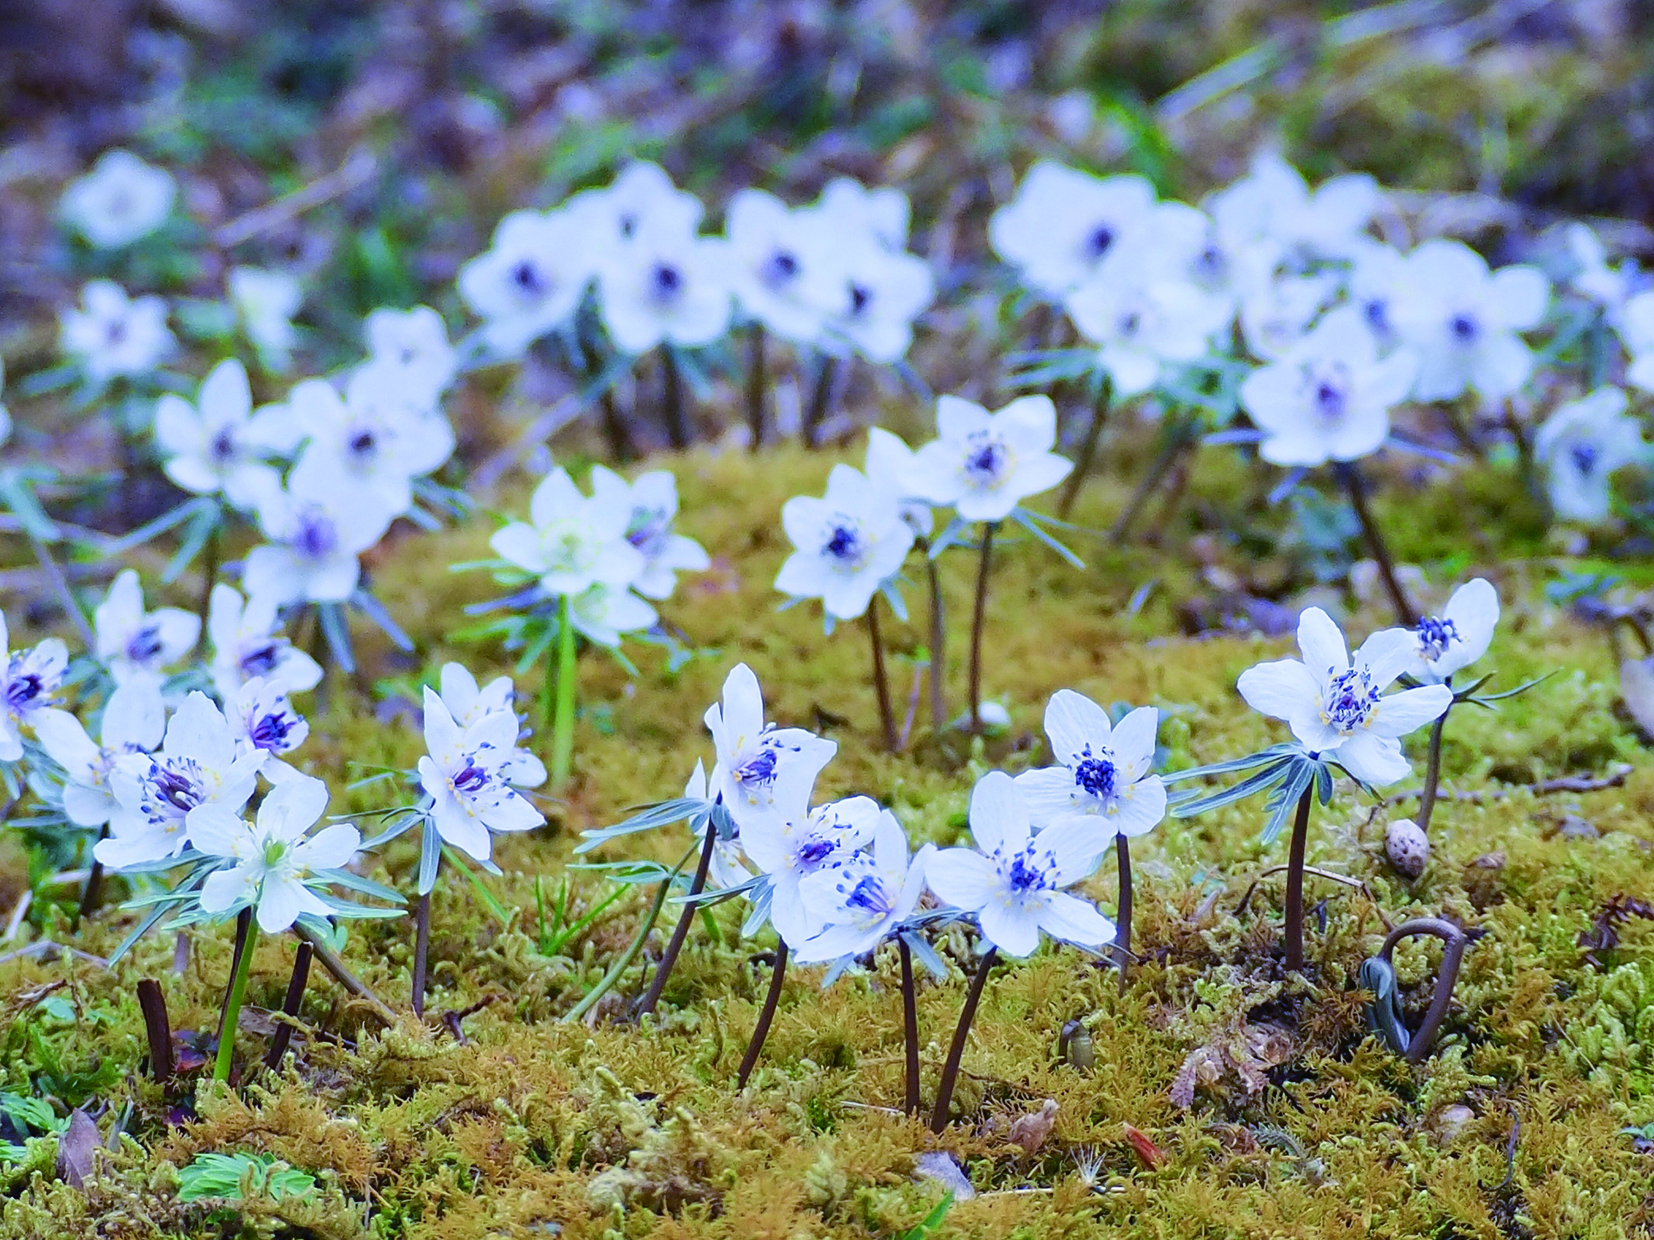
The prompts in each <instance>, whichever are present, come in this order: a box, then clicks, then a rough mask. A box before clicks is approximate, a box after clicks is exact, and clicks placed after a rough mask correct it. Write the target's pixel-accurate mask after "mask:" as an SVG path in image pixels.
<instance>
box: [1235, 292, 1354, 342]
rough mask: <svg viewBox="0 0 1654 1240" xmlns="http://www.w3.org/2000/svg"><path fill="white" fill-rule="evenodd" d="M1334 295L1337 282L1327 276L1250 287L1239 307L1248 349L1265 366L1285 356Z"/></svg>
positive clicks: (1242, 334) (1243, 334) (1242, 331)
mask: <svg viewBox="0 0 1654 1240" xmlns="http://www.w3.org/2000/svg"><path fill="white" fill-rule="evenodd" d="M1337 295H1338V281H1337V280H1336V279H1335V278H1334V277H1333V276H1332V275H1331V274H1330V273H1324V274H1319V275H1312V276H1272V277H1270V278H1269V279H1266V280H1259V281H1256V282H1252V283H1250V284H1249V286H1248V291H1247V292H1246V293H1245V294H1244V295H1243V296H1242V298H1241V303H1240V327H1241V336H1242V338H1243V339H1244V340H1245V341H1246V347H1247V349H1248V350H1249V351H1250V352H1251V353H1252V355H1253V356H1254V357H1258V358H1262V359H1263V360H1264V361H1266V362H1269V361H1275V360H1276V359H1278V358H1280V357H1282V356H1284V355H1285V354H1286V353H1288V352H1290V351H1291V350H1292V348H1293V347H1294V346H1295V345H1297V343H1298V342H1299V341H1300V340H1302V339H1303V337H1304V335H1305V333H1306V332H1308V331H1309V327H1310V324H1311V323H1313V322H1314V321H1315V320H1316V318H1317V316H1319V315H1320V313H1321V312H1322V311H1323V310H1325V309H1326V308H1327V306H1329V305H1330V304H1331V303H1332V300H1333V298H1334V297H1336V296H1337Z"/></svg>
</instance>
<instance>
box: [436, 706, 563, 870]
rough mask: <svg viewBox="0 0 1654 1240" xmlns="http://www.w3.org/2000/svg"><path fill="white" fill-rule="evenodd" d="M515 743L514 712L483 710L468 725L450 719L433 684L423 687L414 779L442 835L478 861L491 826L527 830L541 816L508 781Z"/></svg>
mask: <svg viewBox="0 0 1654 1240" xmlns="http://www.w3.org/2000/svg"><path fill="white" fill-rule="evenodd" d="M516 745H517V717H516V715H515V714H510V715H507V714H502V713H494V714H489V715H485V716H484V717H483V718H482V719H481V720H479V721H478V722H476V723H473V724H472V725H471V726H470V727H468V728H462V727H460V726H459V724H457V723H455V722H454V717H453V716H452V715H451V714H449V713H448V708H447V707H446V706H444V705H443V703H442V698H441V697H439V696H438V695H437V692H436V690H435V689H432V688H430V687H428V686H427V687H426V689H425V748H426V750H427V751H428V753H427V756H425V757H422V758H420V760H419V782H420V784H421V785H422V786H423V787H424V789H425V791H426V792H427V793H429V794H430V797H431V800H432V802H433V804H432V807H431V811H430V812H431V818H432V820H433V821H434V822H435V824H436V829H437V833H438V834H439V835H440V836H441V837H442V838H443V840H444V841H445V842H447V843H449V844H452V845H453V846H454V847H455V848H458V849H459V850H460V851H462V852H464V853H466V854H467V855H468V856H470V857H473V858H475V859H476V860H478V861H486V860H488V855H489V852H490V851H491V849H492V844H491V839H490V836H489V832H490V831H532V830H533V829H534V828H535V827H538V826H540V825H541V824H542V823H544V822H545V817H544V815H542V814H541V813H540V811H539V810H537V809H535V808H534V807H533V806H532V805H530V804H529V803H528V802H527V801H526V800H524V799H523V798H522V797H521V796H520V795H518V793H517V792H516V790H515V789H513V788H512V786H511V781H510V774H509V767H510V764H511V759H512V755H513V753H514V751H515V749H516Z"/></svg>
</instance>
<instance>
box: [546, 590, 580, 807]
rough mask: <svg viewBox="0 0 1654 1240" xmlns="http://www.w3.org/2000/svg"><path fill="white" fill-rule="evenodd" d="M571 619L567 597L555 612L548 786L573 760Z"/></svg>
mask: <svg viewBox="0 0 1654 1240" xmlns="http://www.w3.org/2000/svg"><path fill="white" fill-rule="evenodd" d="M574 693H575V673H574V618H573V616H572V614H571V605H570V602H569V596H568V595H566V594H565V595H564V596H563V599H562V602H561V603H560V604H559V607H558V612H557V713H556V716H555V717H554V719H553V722H552V731H551V786H552V788H553V790H557V789H560V788H562V787H563V785H565V784H566V783H568V780H569V771H570V769H571V768H572V766H573V763H574Z"/></svg>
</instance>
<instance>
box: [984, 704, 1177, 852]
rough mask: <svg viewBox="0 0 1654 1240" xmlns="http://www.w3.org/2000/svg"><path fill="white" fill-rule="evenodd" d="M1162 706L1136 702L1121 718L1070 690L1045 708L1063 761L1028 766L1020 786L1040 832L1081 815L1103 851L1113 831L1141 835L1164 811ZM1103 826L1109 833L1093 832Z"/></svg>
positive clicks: (1054, 745) (1019, 778) (1056, 752)
mask: <svg viewBox="0 0 1654 1240" xmlns="http://www.w3.org/2000/svg"><path fill="white" fill-rule="evenodd" d="M1159 723H1160V712H1159V711H1157V710H1155V709H1154V707H1152V706H1139V707H1138V708H1137V709H1136V710H1134V711H1132V712H1131V713H1130V714H1128V715H1127V716H1126V717H1125V718H1124V719H1122V720H1120V722H1119V723H1118V724H1112V725H1111V724H1110V723H1109V718H1108V712H1107V711H1105V710H1104V709H1103V708H1102V707H1101V706H1098V705H1097V703H1095V702H1093V701H1092V700H1091V699H1090V698H1088V697H1085V696H1084V695H1082V694H1079V693H1075V692H1074V691H1073V690H1072V689H1060V690H1058V691H1057V692H1056V693H1055V694H1053V695H1052V697H1051V700H1050V701H1049V702H1048V703H1046V707H1045V735H1046V737H1047V738H1049V740H1050V742H1051V753H1052V755H1053V756H1054V757H1055V758H1056V759H1057V762H1058V765H1057V766H1051V767H1045V768H1043V769H1040V770H1033V771H1024V772H1023V773H1022V774H1020V775H1018V776H1017V777H1016V785H1017V788H1018V790H1019V791H1020V792H1021V793H1022V798H1023V801H1024V802H1025V803H1026V805H1027V806H1028V815H1029V817H1030V818H1031V819H1032V821H1033V824H1034V826H1035V828H1036V829H1037V830H1048V829H1050V828H1051V827H1052V826H1055V825H1057V824H1058V823H1063V822H1068V821H1071V820H1077V821H1079V822H1080V823H1081V825H1083V826H1085V827H1086V828H1087V829H1088V830H1090V831H1091V832H1092V833H1093V834H1092V839H1093V841H1094V843H1095V845H1096V847H1097V849H1098V851H1099V852H1101V851H1102V850H1104V849H1106V848H1107V847H1108V845H1109V843H1110V838H1111V837H1112V836H1114V835H1131V836H1136V835H1144V834H1146V833H1147V832H1149V831H1152V830H1153V829H1154V828H1155V826H1157V825H1158V824H1159V822H1160V820H1161V819H1162V818H1164V817H1165V816H1166V785H1165V784H1164V783H1162V782H1161V779H1160V776H1158V775H1155V774H1153V773H1152V772H1153V768H1154V744H1155V741H1154V737H1155V731H1156V729H1157V728H1158V727H1159ZM1099 827H1101V828H1104V829H1105V830H1106V833H1107V834H1105V835H1103V836H1101V837H1099V836H1098V835H1097V834H1096V832H1097V829H1098V828H1099Z"/></svg>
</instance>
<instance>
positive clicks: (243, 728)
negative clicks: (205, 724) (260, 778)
mask: <svg viewBox="0 0 1654 1240" xmlns="http://www.w3.org/2000/svg"><path fill="white" fill-rule="evenodd" d="M224 715H225V718H226V720H227V721H228V722H229V725H230V734H231V735H232V736H234V737H235V739H236V743H237V744H239V745H241V746H242V747H243V749H248V750H257V751H258V752H260V753H263V754H265V755H266V761H265V763H264V766H263V768H262V773H263V774H264V776H265V778H267V779H269V780H270V781H271V782H272V783H274V782H278V781H280V780H282V779H284V778H289V777H290V776H289V775H288V772H290V771H291V769H292V768H290V767H288V766H287V764H286V763H285V762H282V761H281V759H282V757H283V756H284V755H286V754H290V753H292V752H293V751H294V750H295V749H297V748H298V747H299V746H300V745H302V744H304V742H305V738H306V737H308V736H309V735H310V725H309V724H308V723H306V722H305V720H304V717H303V716H302V715H300V714H299V712H298V711H296V710H294V709H293V704H292V703H291V702H289V701H288V700H287V688H286V686H285V685H283V684H282V683H281V682H280V681H275V680H259V679H257V678H254V679H252V680H249V681H248V682H247V683H246V684H244V685H242V686H241V688H240V689H238V690H237V691H236V695H235V697H233V698H231V699H230V700H229V701H227V702H225V703H224Z"/></svg>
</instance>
